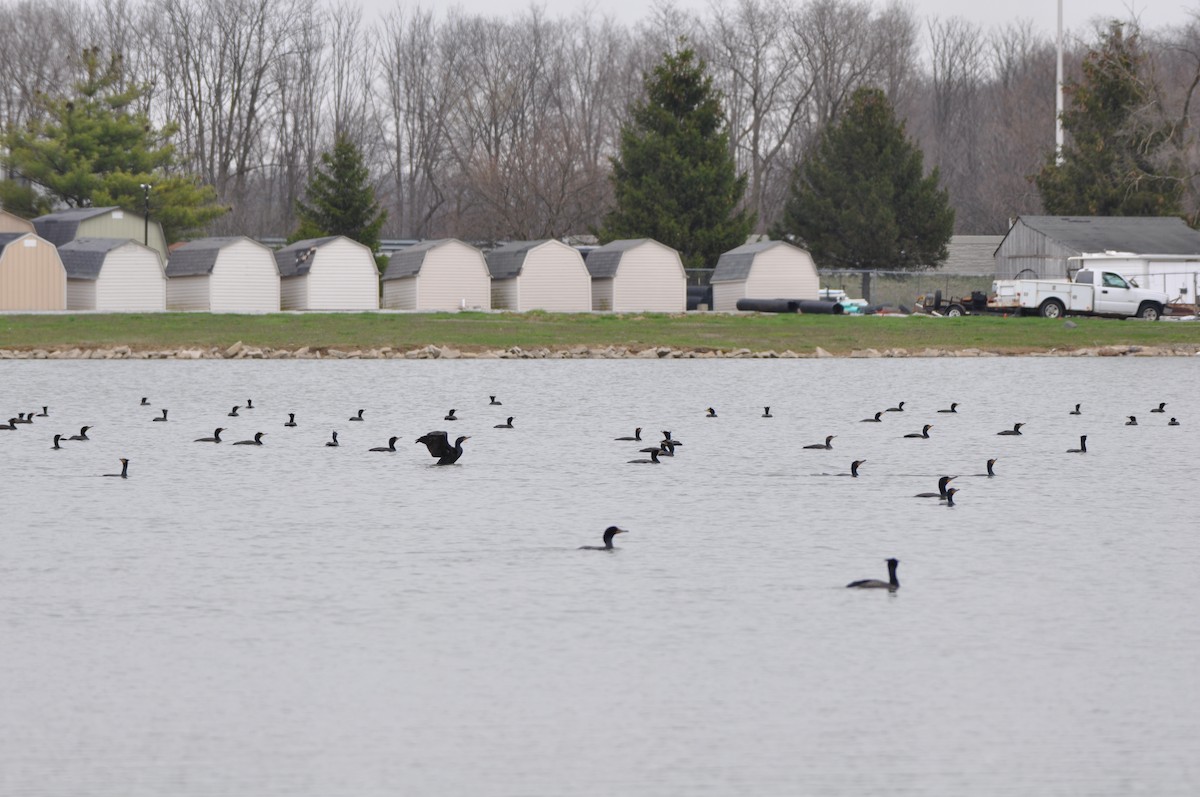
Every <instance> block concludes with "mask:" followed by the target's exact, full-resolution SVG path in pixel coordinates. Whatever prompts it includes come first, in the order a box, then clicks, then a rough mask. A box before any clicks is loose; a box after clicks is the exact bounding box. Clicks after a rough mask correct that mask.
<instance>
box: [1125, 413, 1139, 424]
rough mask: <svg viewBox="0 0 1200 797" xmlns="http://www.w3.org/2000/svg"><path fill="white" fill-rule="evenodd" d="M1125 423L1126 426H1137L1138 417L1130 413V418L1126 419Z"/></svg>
mask: <svg viewBox="0 0 1200 797" xmlns="http://www.w3.org/2000/svg"><path fill="white" fill-rule="evenodd" d="M1125 425H1126V426H1137V418H1135V417H1134V416H1132V415H1130V416H1129V420H1127V421H1125Z"/></svg>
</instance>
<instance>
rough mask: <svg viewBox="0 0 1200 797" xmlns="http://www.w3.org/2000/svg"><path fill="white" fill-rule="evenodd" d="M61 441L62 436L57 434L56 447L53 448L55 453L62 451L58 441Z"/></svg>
mask: <svg viewBox="0 0 1200 797" xmlns="http://www.w3.org/2000/svg"><path fill="white" fill-rule="evenodd" d="M59 440H62V435H60V434H56V435H54V445H53V446H52V448H53V450H54V451H58V450H60V449H61V448H62V446H60V445H59V444H58V441H59Z"/></svg>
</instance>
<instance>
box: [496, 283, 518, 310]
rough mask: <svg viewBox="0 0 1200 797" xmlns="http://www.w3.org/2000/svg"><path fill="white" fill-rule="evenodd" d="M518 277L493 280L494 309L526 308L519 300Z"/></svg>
mask: <svg viewBox="0 0 1200 797" xmlns="http://www.w3.org/2000/svg"><path fill="white" fill-rule="evenodd" d="M518 279H519V278H518V277H511V278H509V279H503V280H497V279H494V280H492V309H493V310H524V309H525V308H524V307H521V306H520V305H519V304H518V302H517V297H518V295H519V291H518V290H517V280H518Z"/></svg>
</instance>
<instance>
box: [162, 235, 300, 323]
mask: <svg viewBox="0 0 1200 797" xmlns="http://www.w3.org/2000/svg"><path fill="white" fill-rule="evenodd" d="M167 308H168V309H170V310H208V311H209V312H212V313H274V312H278V310H279V269H278V268H276V266H275V253H274V252H272V251H271V250H270V249H268V248H267V247H265V246H263V245H262V244H260V243H259V242H258V241H254V240H251V239H249V238H246V237H244V236H236V237H230V238H201V239H200V240H198V241H190V242H188V243H186V244H183V245H182V246H177V247H175V249H174V251H172V252H171V258H170V260H168V261H167Z"/></svg>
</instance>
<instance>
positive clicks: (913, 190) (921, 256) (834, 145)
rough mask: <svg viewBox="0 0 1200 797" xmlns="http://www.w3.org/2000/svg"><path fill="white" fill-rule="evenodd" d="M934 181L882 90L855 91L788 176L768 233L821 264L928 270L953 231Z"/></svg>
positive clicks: (940, 258)
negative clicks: (779, 214) (775, 220)
mask: <svg viewBox="0 0 1200 797" xmlns="http://www.w3.org/2000/svg"><path fill="white" fill-rule="evenodd" d="M938 182H939V175H938V170H937V169H934V170H933V172H932V173H930V174H929V175H926V174H925V173H924V158H923V157H922V155H921V150H920V149H919V148H918V147H917V146H916V144H914V143H913V142H912V141H910V140H909V139H908V138H907V137H906V136H905V133H904V125H903V123H902V122H900V121H899V120H897V119H896V114H895V111H894V110H893V108H892V105H891V103H890V102H889V101H888V99H887V97H886V96H885V95H884V93H883V92H882V91H880V90H878V89H872V88H861V89H859V90H857V91H856V92H855V93H854V95H853V96H852V97H851V100H850V105H849V107H848V108H847V110H846V112H845V114H844V115H843V117H842V118H841V119H840V120H838V121H836V122H834V123H832V124H831V125H830V126H829V127H827V128H826V129H825V130H824V131H823V133H822V134H821V137H820V140H819V141H818V143H817V146H816V148H815V150H814V151H813V153H812V154H811V156H810V157H808V158H807V159H806V160H805V161H804V162H803V163H802V164H801V165H800V168H798V169H797V171H796V173H795V174H794V175H793V178H792V188H791V195H790V196H789V198H788V201H787V204H786V205H785V207H784V214H783V219H782V220H781V221H780V223H779V225H778V226H777V227H776V229H775V230H773V234H775V235H776V236H778V237H786V238H792V239H794V240H795V241H796V242H797V243H799V244H800V245H801V246H804V247H805V248H807V249H808V250H809V252H810V254H812V256H813V259H814V260H815V261H816V263H817V265H818V266H820V267H822V268H859V269H882V270H890V269H903V270H919V269H924V268H932V267H934V266H936V265H937V264H938V263H940V262H941V261H943V260H945V259H946V256H947V251H946V244H947V243H948V242H949V241H950V235H951V233H952V232H953V230H954V209H953V208H952V207H950V198H949V196H948V194H947V192H946V191H945V190H944V189H941V188H939V187H938Z"/></svg>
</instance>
